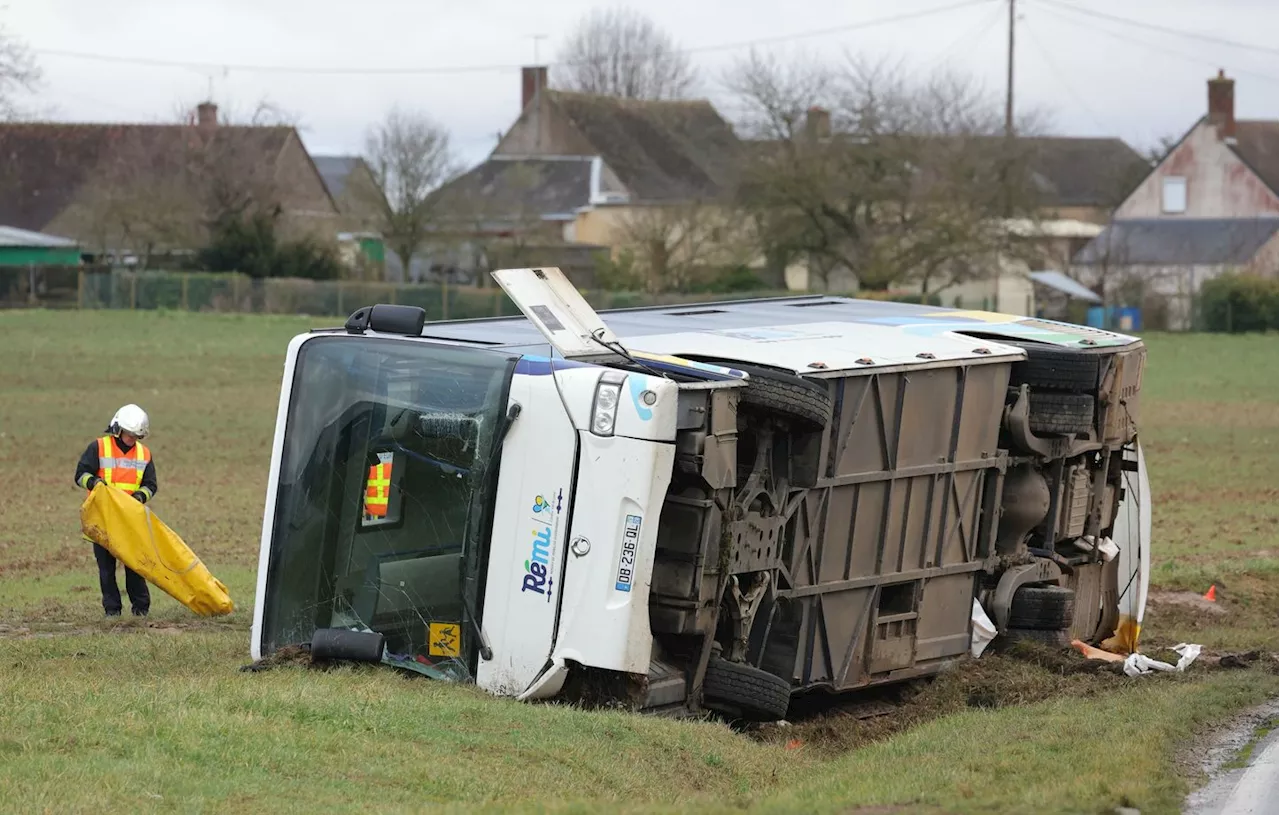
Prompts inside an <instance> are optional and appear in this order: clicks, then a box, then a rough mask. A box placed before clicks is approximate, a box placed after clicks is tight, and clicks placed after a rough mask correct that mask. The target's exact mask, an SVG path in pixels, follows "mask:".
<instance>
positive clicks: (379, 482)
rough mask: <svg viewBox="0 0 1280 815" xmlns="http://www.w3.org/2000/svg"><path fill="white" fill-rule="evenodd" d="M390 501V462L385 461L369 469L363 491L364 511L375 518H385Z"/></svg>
mask: <svg viewBox="0 0 1280 815" xmlns="http://www.w3.org/2000/svg"><path fill="white" fill-rule="evenodd" d="M390 499H391V462H390V461H387V462H383V463H381V464H375V465H373V466H372V467H370V468H369V480H368V482H367V483H366V484H365V489H364V511H365V512H366V513H368V514H369V515H372V516H373V517H375V518H385V517H387V504H388V502H389V501H390Z"/></svg>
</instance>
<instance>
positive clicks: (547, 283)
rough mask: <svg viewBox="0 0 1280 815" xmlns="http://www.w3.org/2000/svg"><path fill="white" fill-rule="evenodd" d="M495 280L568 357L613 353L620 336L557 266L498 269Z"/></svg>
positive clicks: (545, 335) (548, 338)
mask: <svg viewBox="0 0 1280 815" xmlns="http://www.w3.org/2000/svg"><path fill="white" fill-rule="evenodd" d="M493 279H494V280H496V281H498V285H499V286H501V287H502V290H503V291H504V292H506V293H507V296H508V297H510V298H511V299H512V300H513V301H515V304H516V305H517V306H519V307H520V310H521V311H522V312H524V316H526V317H528V318H529V320H530V322H532V323H533V324H534V325H535V326H537V328H538V330H539V331H541V332H542V336H544V337H546V338H547V342H549V343H551V345H552V346H554V347H555V349H556V350H557V351H559V352H560V353H561V354H562V355H563V356H564V357H565V358H566V359H574V358H580V357H597V358H598V357H601V356H614V352H613V351H612V348H611V346H612V347H614V348H616V347H617V346H616V345H615V343H617V341H618V338H617V337H616V336H615V335H614V333H613V332H612V331H610V330H609V327H608V326H607V325H605V324H604V320H602V319H601V318H600V315H599V314H596V312H595V309H593V308H591V306H590V305H589V304H588V303H587V301H586V300H585V299H583V297H582V295H581V294H579V293H578V290H577V289H576V288H574V286H573V284H572V283H570V282H569V279H568V278H566V277H565V276H564V273H563V272H561V271H560V270H559V269H558V268H556V267H554V266H546V267H543V268H540V269H499V270H498V271H495V272H493Z"/></svg>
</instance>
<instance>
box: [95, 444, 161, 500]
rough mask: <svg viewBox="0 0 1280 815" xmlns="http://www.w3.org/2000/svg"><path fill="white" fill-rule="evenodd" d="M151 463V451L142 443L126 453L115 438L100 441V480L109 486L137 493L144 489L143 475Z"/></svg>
mask: <svg viewBox="0 0 1280 815" xmlns="http://www.w3.org/2000/svg"><path fill="white" fill-rule="evenodd" d="M149 463H151V451H150V450H148V449H147V448H146V446H145V445H143V443H142V442H135V443H134V445H133V449H132V450H130V451H129V452H127V453H126V452H125V451H124V450H122V449H121V448H120V445H119V444H118V443H117V442H116V439H115V437H114V436H103V437H102V438H100V439H98V478H101V479H102V480H103V481H104V482H105V483H106V484H108V485H109V486H112V487H115V488H116V489H120V490H124V491H125V492H127V493H135V492H137V491H138V490H139V489H141V487H142V474H143V473H145V472H146V471H147V465H148V464H149Z"/></svg>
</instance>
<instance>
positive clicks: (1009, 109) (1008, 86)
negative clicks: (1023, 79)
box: [1004, 0, 1017, 136]
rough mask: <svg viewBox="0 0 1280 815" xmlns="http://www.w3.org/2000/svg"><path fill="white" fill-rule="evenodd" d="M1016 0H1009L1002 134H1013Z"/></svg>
mask: <svg viewBox="0 0 1280 815" xmlns="http://www.w3.org/2000/svg"><path fill="white" fill-rule="evenodd" d="M1016 2H1017V0H1009V73H1008V76H1007V77H1006V79H1005V98H1004V134H1005V135H1006V136H1012V135H1013V27H1014V6H1015V3H1016Z"/></svg>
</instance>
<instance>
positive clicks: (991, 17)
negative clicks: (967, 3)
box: [927, 3, 1004, 71]
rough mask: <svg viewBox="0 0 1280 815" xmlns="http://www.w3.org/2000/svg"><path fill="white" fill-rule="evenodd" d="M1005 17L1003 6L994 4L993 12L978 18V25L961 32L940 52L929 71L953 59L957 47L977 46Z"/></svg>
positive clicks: (992, 5)
mask: <svg viewBox="0 0 1280 815" xmlns="http://www.w3.org/2000/svg"><path fill="white" fill-rule="evenodd" d="M1003 16H1004V9H1003V8H1002V7H1001V5H1000V4H999V3H992V4H991V11H990V12H989V13H987V14H985V15H982V16H980V17H979V18H978V21H977V22H978V25H976V26H970V27H969V28H967V29H964V30H962V31H961V32H960V36H958V37H956V38H955V39H954V40H952V42H951V44H950V45H948V46H947V47H946V48H944V49H942V50H941V51H939V52H938V54H937V55H936V56H935V57H934V60H933V62H931V63H930V64H929V68H928V69H927V70H929V71H933V70H935V69H937V68H939V67H941V66H942V65H944V64H945V63H946V62H947V61H948V60H949V59H950V58H951V53H952V52H953V51H955V50H956V46H957V45H959V44H960V43H962V42H968V43H969V44H970V45H971V46H972V45H977V44H978V43H979V42H981V41H982V39H983V38H984V37H986V36H987V32H989V31H990V30H991V27H992V26H993V25H995V24H996V22H997V21H999V20H1000V18H1001V17H1003Z"/></svg>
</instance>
